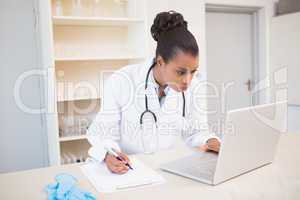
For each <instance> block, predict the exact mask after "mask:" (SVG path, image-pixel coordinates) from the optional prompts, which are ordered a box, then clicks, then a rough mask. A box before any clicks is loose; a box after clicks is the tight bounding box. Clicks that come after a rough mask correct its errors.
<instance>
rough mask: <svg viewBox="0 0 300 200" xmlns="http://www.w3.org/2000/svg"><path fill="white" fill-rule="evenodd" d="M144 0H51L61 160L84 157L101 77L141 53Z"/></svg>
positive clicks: (140, 57) (141, 57)
mask: <svg viewBox="0 0 300 200" xmlns="http://www.w3.org/2000/svg"><path fill="white" fill-rule="evenodd" d="M145 13H146V12H145V0H52V1H51V15H52V16H51V18H52V20H51V22H52V23H51V28H52V32H53V35H52V43H53V44H52V46H53V51H54V54H53V55H54V56H53V59H54V63H55V66H54V68H55V79H56V84H55V86H56V98H55V99H56V105H57V118H58V119H57V121H58V126H59V127H58V130H59V131H58V133H54V134H58V135H59V137H58V141H57V142H58V143H59V145H58V147H59V149H60V150H59V151H60V158H59V160H60V163H61V164H67V163H73V162H82V161H85V159H86V157H87V151H88V149H89V147H90V145H89V143H88V141H87V139H86V135H85V133H86V130H87V128H88V127H89V125H90V123H91V122H92V120H93V119H94V117H95V116H96V114H97V112H98V111H99V109H100V108H101V100H102V98H103V96H102V87H103V84H104V83H105V80H106V79H107V78H108V77H109V76H110V75H111V74H112V73H113V72H114V71H115V70H117V69H120V68H121V67H123V66H125V65H127V64H132V63H137V62H142V61H143V60H144V59H145V58H146V52H145V50H146V49H147V48H146V45H147V42H146V36H147V33H148V32H149V31H148V30H147V27H146V24H145V21H146V17H145V15H146V14H145Z"/></svg>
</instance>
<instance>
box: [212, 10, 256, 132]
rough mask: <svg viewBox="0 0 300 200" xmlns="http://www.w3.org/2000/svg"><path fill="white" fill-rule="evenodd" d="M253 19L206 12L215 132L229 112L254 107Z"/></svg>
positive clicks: (247, 15)
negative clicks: (252, 92) (251, 93)
mask: <svg viewBox="0 0 300 200" xmlns="http://www.w3.org/2000/svg"><path fill="white" fill-rule="evenodd" d="M253 20H254V18H253V15H252V14H250V13H232V12H209V11H207V12H206V39H207V80H208V82H209V84H210V85H209V87H208V94H209V95H210V97H209V98H208V109H209V110H210V111H211V113H210V114H209V115H208V120H209V123H210V126H212V128H213V131H215V132H216V133H220V132H222V129H221V128H222V126H223V125H224V117H225V114H226V111H228V110H232V109H237V108H242V107H247V106H249V105H250V104H251V95H250V91H249V90H250V88H249V87H251V85H250V83H251V81H252V72H253V69H254V42H255V41H254V36H253V35H254V22H253Z"/></svg>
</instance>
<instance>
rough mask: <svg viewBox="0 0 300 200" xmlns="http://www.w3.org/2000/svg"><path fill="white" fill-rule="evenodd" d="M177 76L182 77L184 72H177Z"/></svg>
mask: <svg viewBox="0 0 300 200" xmlns="http://www.w3.org/2000/svg"><path fill="white" fill-rule="evenodd" d="M177 74H178V75H179V76H182V75H184V74H185V72H183V71H177Z"/></svg>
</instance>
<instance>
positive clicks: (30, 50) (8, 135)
mask: <svg viewBox="0 0 300 200" xmlns="http://www.w3.org/2000/svg"><path fill="white" fill-rule="evenodd" d="M33 8H34V0H21V1H20V0H1V1H0V25H1V31H0V44H1V45H0V60H1V64H0V65H1V67H0V70H1V72H0V80H1V83H0V88H1V89H0V91H1V103H0V112H1V115H0V116H1V117H0V124H1V131H0V173H1V172H8V171H15V170H24V169H31V168H36V167H43V166H46V165H47V163H48V155H47V149H48V148H47V136H46V131H45V129H44V122H45V121H44V118H43V116H42V115H39V114H27V113H24V112H23V111H22V110H21V109H20V108H19V107H18V106H17V104H16V102H15V99H14V86H15V81H16V80H17V79H18V77H19V76H20V75H21V74H22V73H23V72H25V71H27V70H31V69H38V68H39V66H38V56H37V55H38V52H37V42H36V39H37V37H36V32H35V22H36V21H35V14H34V9H33ZM21 90H22V92H21V97H22V101H23V103H25V104H26V105H27V106H30V107H32V108H39V107H42V101H41V97H42V93H41V81H40V77H38V76H35V77H31V78H29V79H26V81H25V82H24V83H23V84H22V87H21Z"/></svg>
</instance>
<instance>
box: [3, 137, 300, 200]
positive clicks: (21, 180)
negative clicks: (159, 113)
mask: <svg viewBox="0 0 300 200" xmlns="http://www.w3.org/2000/svg"><path fill="white" fill-rule="evenodd" d="M189 153H190V152H189V151H188V150H187V149H186V148H184V147H183V146H180V147H178V148H177V149H176V150H170V151H165V152H160V153H157V154H154V155H138V156H137V157H138V158H139V159H141V160H142V161H144V162H145V163H147V164H148V165H150V166H152V167H153V168H155V169H157V168H158V166H159V165H160V163H163V162H166V161H170V160H173V159H176V158H178V157H180V156H183V155H186V154H189ZM158 171H159V173H161V174H162V175H163V176H164V177H165V178H166V180H167V183H166V184H163V185H159V186H155V187H148V188H143V189H137V190H134V191H129V192H118V193H111V194H98V193H97V192H96V190H95V189H94V188H93V186H92V185H91V184H90V183H89V182H88V180H87V179H86V178H85V177H84V175H83V174H82V173H81V171H80V169H79V167H78V164H75V165H65V166H55V167H49V168H43V169H35V170H29V171H22V172H16V173H8V174H0V199H3V200H11V199H18V200H19V199H20V200H23V199H28V200H29V199H30V200H42V199H46V193H45V192H44V191H43V189H44V188H45V186H46V185H47V184H49V183H53V182H54V177H55V175H56V174H58V173H62V172H66V173H70V174H73V175H74V176H76V177H77V178H78V180H79V187H81V188H82V189H85V190H88V191H90V192H92V193H94V194H95V195H96V196H97V197H98V198H99V199H104V200H110V199H111V200H121V199H124V200H125V199H126V200H127V199H130V200H141V199H142V200H158V199H172V200H176V199H178V200H182V199H186V200H193V199H195V200H206V199H218V200H219V199H222V200H232V199H237V200H240V199H243V200H244V199H249V200H250V199H251V200H256V199H266V200H271V199H272V200H277V199H278V200H299V199H300V134H286V135H283V136H282V137H281V140H280V144H279V148H278V152H277V156H276V158H275V161H274V163H273V164H271V165H268V166H265V167H262V168H259V169H257V170H255V171H252V172H250V173H247V174H245V175H243V176H240V177H238V178H235V179H232V180H230V181H227V182H225V183H223V184H221V185H218V186H208V185H205V184H201V183H199V182H195V181H193V180H190V179H186V178H183V177H180V176H176V175H172V174H169V173H166V172H163V171H160V170H159V169H158Z"/></svg>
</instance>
